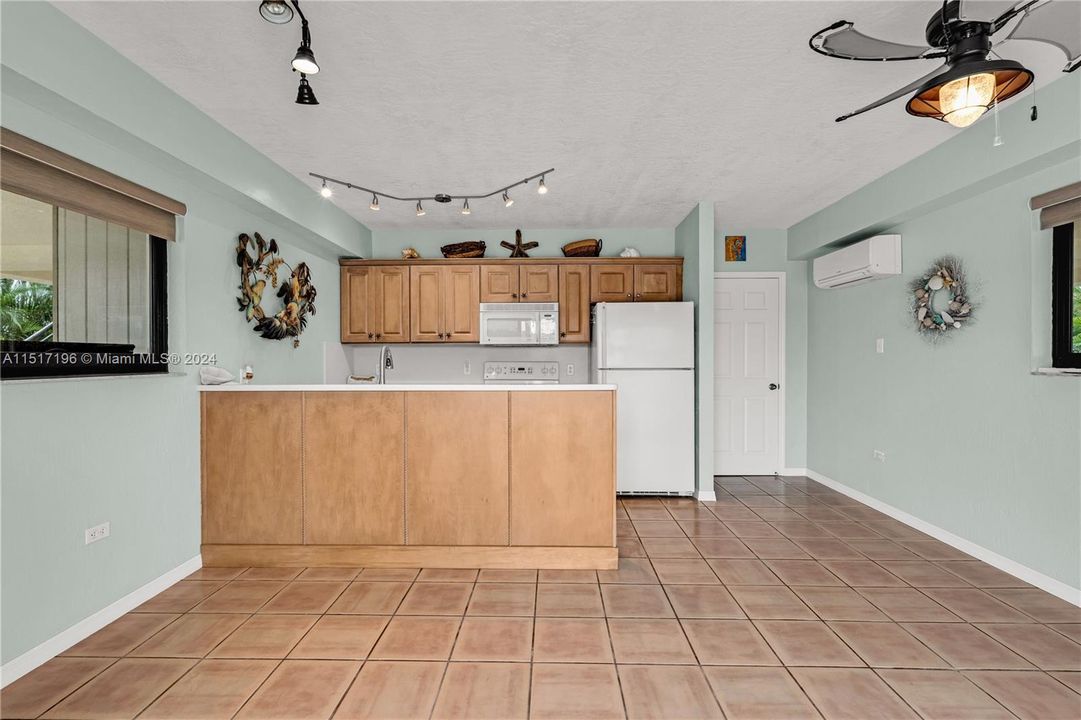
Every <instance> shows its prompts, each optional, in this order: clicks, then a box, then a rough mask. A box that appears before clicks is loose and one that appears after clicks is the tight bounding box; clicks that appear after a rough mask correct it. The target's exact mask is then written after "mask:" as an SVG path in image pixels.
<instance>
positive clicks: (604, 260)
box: [338, 255, 683, 268]
mask: <svg viewBox="0 0 1081 720" xmlns="http://www.w3.org/2000/svg"><path fill="white" fill-rule="evenodd" d="M338 265H340V266H341V267H354V266H356V267H365V266H367V267H376V266H380V265H401V266H404V267H410V268H414V267H440V266H444V265H493V266H495V265H683V258H682V257H679V256H669V255H658V256H640V257H633V258H625V257H599V258H598V257H534V258H497V257H491V258H488V257H486V258H422V259H420V260H395V259H393V258H377V259H366V258H341V259H339V260H338Z"/></svg>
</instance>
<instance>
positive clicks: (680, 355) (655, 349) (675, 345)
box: [595, 302, 694, 369]
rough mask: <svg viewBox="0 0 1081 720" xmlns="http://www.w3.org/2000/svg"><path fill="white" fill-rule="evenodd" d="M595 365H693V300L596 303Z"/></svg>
mask: <svg viewBox="0 0 1081 720" xmlns="http://www.w3.org/2000/svg"><path fill="white" fill-rule="evenodd" d="M597 308H598V316H597V317H598V324H597V327H596V335H595V337H596V342H598V343H601V344H602V345H601V347H599V348H597V350H598V352H596V353H595V357H596V360H597V362H598V365H597V367H599V368H604V369H622V368H693V367H694V303H691V302H661V303H603V308H602V307H601V304H598V306H597Z"/></svg>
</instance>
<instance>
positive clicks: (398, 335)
mask: <svg viewBox="0 0 1081 720" xmlns="http://www.w3.org/2000/svg"><path fill="white" fill-rule="evenodd" d="M372 270H374V271H375V272H374V273H373V274H372V278H371V282H370V284H371V303H370V304H371V315H370V316H371V318H372V320H373V322H372V327H371V328H370V329H371V330H372V331H374V332H373V333H372V335H373V337H372V338H371V341H372V342H380V343H387V342H409V339H410V335H409V268H406V267H380V268H372Z"/></svg>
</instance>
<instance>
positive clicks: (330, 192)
mask: <svg viewBox="0 0 1081 720" xmlns="http://www.w3.org/2000/svg"><path fill="white" fill-rule="evenodd" d="M319 194H320V195H322V196H323V197H325V198H329V197H330V196H331V195H333V194H334V191H333V190H331V189H330V188H329V187H327V181H326V180H324V181H323V187H321V188H319Z"/></svg>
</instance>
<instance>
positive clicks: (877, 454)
mask: <svg viewBox="0 0 1081 720" xmlns="http://www.w3.org/2000/svg"><path fill="white" fill-rule="evenodd" d="M872 456H873V457H874V459H875V460H878V461H879V462H881V463H884V462H886V453H885V452H883V451H882V450H875V451H874V452H873V453H872Z"/></svg>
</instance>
